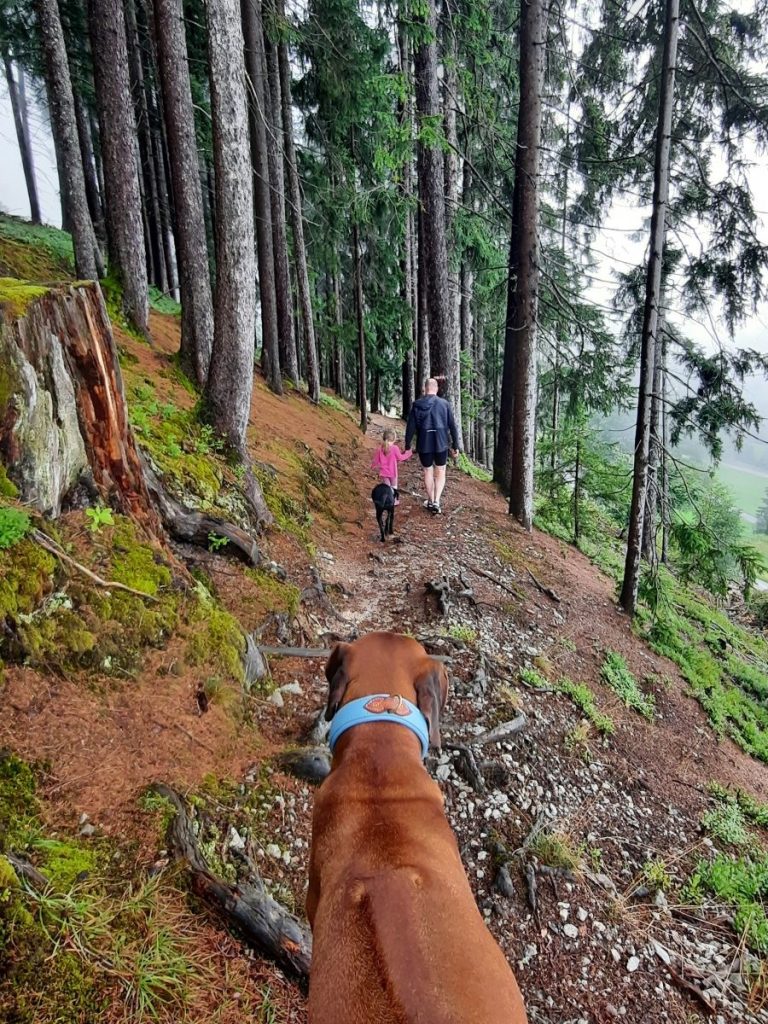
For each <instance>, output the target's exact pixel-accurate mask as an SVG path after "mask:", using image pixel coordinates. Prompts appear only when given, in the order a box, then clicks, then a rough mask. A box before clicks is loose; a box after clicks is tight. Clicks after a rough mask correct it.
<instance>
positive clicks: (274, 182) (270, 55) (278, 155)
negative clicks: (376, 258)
mask: <svg viewBox="0 0 768 1024" xmlns="http://www.w3.org/2000/svg"><path fill="white" fill-rule="evenodd" d="M264 46H265V52H266V61H267V76H266V82H267V86H266V89H265V96H266V103H265V107H264V110H265V114H266V118H267V155H268V157H269V184H270V198H271V201H272V247H273V250H274V255H275V298H276V300H277V341H278V346H279V349H280V368H281V370H282V372H283V375H284V376H285V377H287V378H288V379H289V380H292V381H293V382H294V383H295V384H298V383H299V368H298V364H297V360H296V342H295V339H294V334H293V302H292V301H291V272H290V267H289V263H288V240H287V237H286V227H285V185H284V181H285V179H284V175H283V129H282V114H281V107H280V102H281V101H280V68H279V64H278V59H277V47H276V46H275V45H274V43H272V42H271V41H270V39H269V37H268V35H267V33H266V32H265V33H264Z"/></svg>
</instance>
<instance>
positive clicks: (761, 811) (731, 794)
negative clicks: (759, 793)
mask: <svg viewBox="0 0 768 1024" xmlns="http://www.w3.org/2000/svg"><path fill="white" fill-rule="evenodd" d="M707 788H708V789H709V792H710V793H711V794H712V796H714V797H716V798H717V799H718V800H720V801H723V802H725V801H734V800H735V801H736V803H737V804H738V805H739V808H740V809H741V812H742V814H743V815H744V817H745V818H746V819H747V820H748V821H752V822H754V823H755V825H759V826H760V827H761V828H768V805H766V804H761V803H759V802H758V801H757V800H755V798H754V797H751V796H750V795H749V793H745V792H744V790H743V789H739V788H738V787H737V788H736V789H728V788H727V787H726V786H721V785H720V784H719V783H717V782H711V783H710V784H709V786H708V787H707Z"/></svg>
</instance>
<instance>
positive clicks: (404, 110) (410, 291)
mask: <svg viewBox="0 0 768 1024" xmlns="http://www.w3.org/2000/svg"><path fill="white" fill-rule="evenodd" d="M397 46H398V54H399V63H400V73H401V74H402V75H403V77H404V78H406V79H408V80H410V75H411V54H410V43H409V39H408V33H407V32H406V28H405V24H404V22H402V21H398V26H397ZM398 115H399V117H398V119H399V121H400V125H401V128H402V129H403V131H407V132H408V136H409V139H410V138H411V137H412V135H413V101H412V98H411V90H410V88H408V89H407V93H406V98H405V99H403V100H401V101H400V102H399V110H398ZM400 191H401V194H402V197H403V205H404V208H405V229H404V232H403V254H402V257H401V259H400V268H401V272H402V275H403V307H404V314H403V338H404V342H405V358H404V359H403V366H402V399H403V400H402V408H401V415H402V417H403V419H404V420H406V419H408V414H409V412H410V411H411V406H412V405H413V402H414V399H415V395H414V380H413V375H414V370H415V366H414V362H415V359H414V356H415V341H416V337H415V334H416V331H415V328H416V315H415V309H414V304H413V296H414V294H415V286H414V258H413V256H414V239H413V162H412V157H411V150H410V146H409V150H408V154H407V156H406V158H405V162H404V164H403V176H402V182H401V185H400Z"/></svg>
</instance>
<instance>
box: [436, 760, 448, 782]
mask: <svg viewBox="0 0 768 1024" xmlns="http://www.w3.org/2000/svg"><path fill="white" fill-rule="evenodd" d="M435 775H436V776H437V777H438V779H440V781H441V782H447V781H448V779H449V778H450V776H451V766H450V765H449V764H439V765H438V766H437V768H436V769H435Z"/></svg>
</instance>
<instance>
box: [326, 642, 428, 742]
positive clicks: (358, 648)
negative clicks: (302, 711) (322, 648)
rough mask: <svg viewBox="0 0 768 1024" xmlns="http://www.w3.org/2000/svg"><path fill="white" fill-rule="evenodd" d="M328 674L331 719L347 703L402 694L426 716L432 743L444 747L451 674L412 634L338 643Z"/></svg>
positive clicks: (328, 664) (329, 713)
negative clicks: (442, 723)
mask: <svg viewBox="0 0 768 1024" xmlns="http://www.w3.org/2000/svg"><path fill="white" fill-rule="evenodd" d="M325 676H326V679H327V680H328V683H329V691H328V706H327V707H326V709H325V717H326V721H330V720H331V719H332V718H333V716H334V715H335V714H336V712H337V711H338V710H339V708H340V707H341V706H342V705H343V704H347V703H348V702H349V701H351V700H357V698H359V697H367V696H368V695H369V694H371V693H392V694H399V695H400V696H401V697H405V698H406V700H410V701H411V702H412V703H413V704H415V705H416V706H417V707H418V708H419V710H420V711H421V713H422V714H423V715H424V717H425V718H426V720H427V725H428V726H429V745H430V746H431V747H433V748H435V749H438V748H439V747H440V712H441V711H442V709H443V707H444V706H445V702H446V700H447V698H448V673H447V672H446V670H445V666H444V665H442V664H441V663H440V662H439V661H435V659H434V658H430V657H429V655H428V654H427V652H426V651H425V650H424V648H423V647H422V646H421V644H420V643H418V641H416V640H414V639H413V638H412V637H408V636H401V635H400V634H399V633H369V634H368V635H367V636H364V637H362V638H361V639H360V640H356V641H355V643H353V644H345V643H339V644H336V646H335V647H334V648H333V650H332V651H331V655H330V657H329V658H328V662H327V664H326V666H325Z"/></svg>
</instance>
